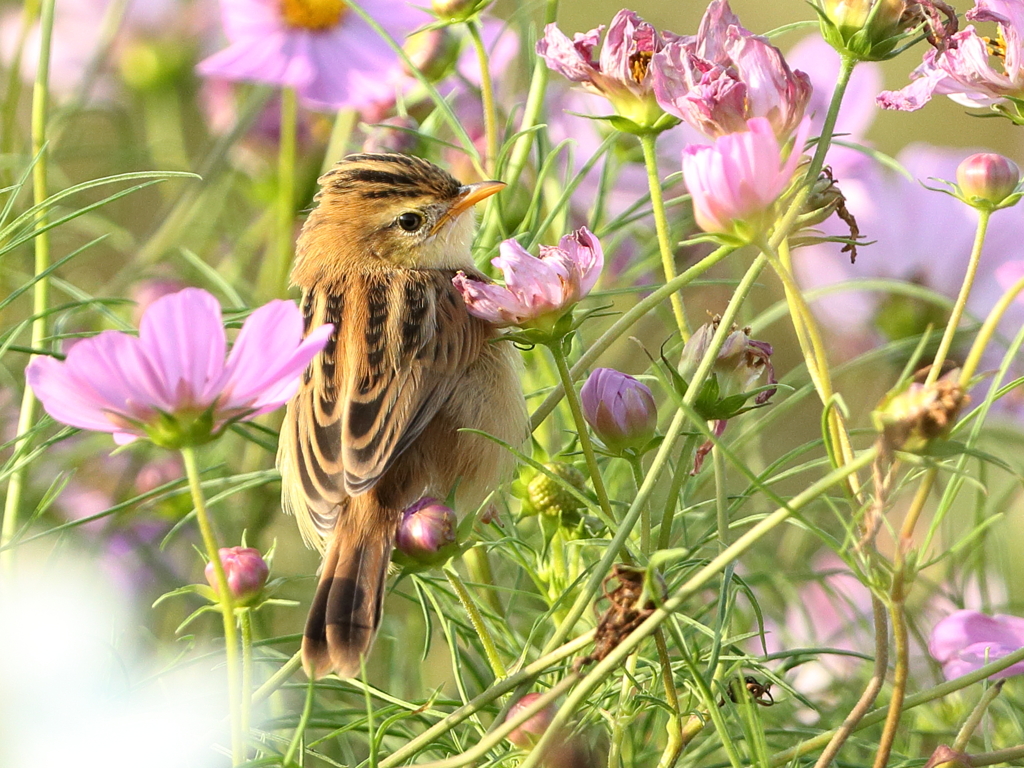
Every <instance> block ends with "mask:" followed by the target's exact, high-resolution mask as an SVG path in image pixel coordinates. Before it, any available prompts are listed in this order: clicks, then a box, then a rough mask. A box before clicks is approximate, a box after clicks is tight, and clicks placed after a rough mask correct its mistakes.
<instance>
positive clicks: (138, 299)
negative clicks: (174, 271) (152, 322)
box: [131, 278, 186, 325]
mask: <svg viewBox="0 0 1024 768" xmlns="http://www.w3.org/2000/svg"><path fill="white" fill-rule="evenodd" d="M185 287H186V286H185V284H184V283H182V282H181V281H180V280H174V279H170V278H155V279H153V280H143V281H141V282H139V283H136V284H135V285H134V286H133V287H132V291H131V299H132V301H134V302H135V307H134V309H132V320H133V321H134V322H135V324H136V325H138V324H139V323H141V322H142V317H143V315H145V314H146V310H147V309H149V308H150V307H151V306H152V305H153V302H155V301H156V300H157V299H160V298H163V297H164V296H168V295H170V294H172V293H177V292H178V291H180V290H182V289H183V288H185Z"/></svg>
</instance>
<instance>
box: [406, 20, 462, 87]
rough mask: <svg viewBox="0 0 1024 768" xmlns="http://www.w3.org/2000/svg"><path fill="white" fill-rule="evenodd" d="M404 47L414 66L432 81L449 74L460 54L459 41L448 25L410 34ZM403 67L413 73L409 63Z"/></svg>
mask: <svg viewBox="0 0 1024 768" xmlns="http://www.w3.org/2000/svg"><path fill="white" fill-rule="evenodd" d="M402 48H403V50H404V51H405V53H406V55H407V56H408V57H409V62H410V63H411V64H412V66H413V67H415V68H416V69H418V70H419V71H420V72H422V73H423V75H424V77H426V78H427V79H428V80H430V81H431V82H436V81H438V80H440V79H441V78H443V77H444V76H445V75H447V74H448V72H449V71H450V70H451V68H452V67H453V66H454V65H455V60H456V59H457V58H458V56H459V41H458V40H456V39H455V36H454V35H453V34H452V32H451V30H450V29H449V28H448V27H442V28H441V29H427V30H424V31H423V32H417V33H416V34H414V35H410V36H409V37H408V39H406V41H405V45H404V46H402ZM403 69H404V70H405V71H406V72H407V73H408V74H410V75H411V74H412V73H411V72H409V66H408V64H405V65H404V66H403Z"/></svg>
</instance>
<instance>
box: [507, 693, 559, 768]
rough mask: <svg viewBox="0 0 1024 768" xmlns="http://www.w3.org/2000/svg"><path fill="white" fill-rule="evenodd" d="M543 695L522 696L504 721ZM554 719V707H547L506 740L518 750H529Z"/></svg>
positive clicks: (510, 734) (512, 717)
mask: <svg viewBox="0 0 1024 768" xmlns="http://www.w3.org/2000/svg"><path fill="white" fill-rule="evenodd" d="M543 695H544V694H543V693H537V692H534V693H528V694H526V695H525V696H523V697H522V698H521V699H519V701H517V702H516V703H515V704H513V705H512V706H511V707H509V710H508V714H507V715H505V720H506V721H508V720H513V719H515V717H516V716H517V715H519V714H520V713H521V712H523V711H525V710H526V709H528V708H529V707H530V705H532V704H533V703H534V702H536V701H537V699H539V698H541V697H542V696H543ZM554 719H555V708H554V706H551V705H548V706H547V707H545V708H544V709H542V710H541V711H540V712H538V713H537V714H536V715H534V716H533V717H531V718H530V719H529V720H527V721H526V722H525V723H523V724H522V725H520V726H519V727H518V728H516V729H515V730H513V731H512V732H511V733H509V735H508V740H509V741H511V742H512V743H513V744H515V745H516V746H517V747H519V748H520V749H530V748H531V747H532V746H533V745H534V744H536V743H537V740H538V739H540V737H541V736H543V735H544V732H545V731H546V730H547V729H548V726H550V725H551V721H552V720H554ZM549 765H558V763H550V762H549Z"/></svg>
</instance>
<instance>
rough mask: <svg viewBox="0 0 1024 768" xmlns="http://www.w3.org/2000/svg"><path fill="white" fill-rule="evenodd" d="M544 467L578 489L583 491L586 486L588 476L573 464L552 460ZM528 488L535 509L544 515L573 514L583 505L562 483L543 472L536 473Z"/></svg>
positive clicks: (529, 498) (528, 496)
mask: <svg viewBox="0 0 1024 768" xmlns="http://www.w3.org/2000/svg"><path fill="white" fill-rule="evenodd" d="M544 468H545V469H547V470H548V471H550V472H551V474H553V475H556V476H558V477H560V478H561V479H562V480H564V481H565V482H566V483H568V484H569V485H571V486H573V487H574V488H577V489H578V490H581V491H582V490H583V489H584V488H585V486H586V482H587V479H586V477H584V476H583V473H582V472H580V471H579V470H578V469H576V467H574V466H573V465H572V464H565V463H564V462H561V461H552V462H549V463H547V464H545V465H544ZM526 490H527V498H528V500H529V502H530V504H531V505H532V507H533V509H534V510H536V511H537V512H539V513H540V514H542V515H565V514H572V513H574V512H576V511H577V510H579V509H580V508H581V507H582V506H583V505H582V504H580V502H579V501H578V500H577V499H576V497H575V496H573V495H572V493H570V492H569V491H568V490H567V489H566V488H565V486H564V485H563V484H562V483H559V482H557V481H555V480H554V479H552V478H550V477H548V476H547V475H546V474H544V473H543V472H538V473H537V474H536V476H535V477H534V478H533V479H532V480H531V481H530V484H529V485H528V486H527V489H526Z"/></svg>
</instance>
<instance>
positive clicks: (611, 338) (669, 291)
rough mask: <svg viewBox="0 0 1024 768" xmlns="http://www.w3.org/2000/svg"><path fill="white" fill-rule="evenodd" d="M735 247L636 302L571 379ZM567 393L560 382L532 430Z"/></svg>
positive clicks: (585, 355)
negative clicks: (648, 314) (647, 315)
mask: <svg viewBox="0 0 1024 768" xmlns="http://www.w3.org/2000/svg"><path fill="white" fill-rule="evenodd" d="M733 251H735V248H733V247H731V246H722V247H721V248H719V249H717V250H716V251H714V252H713V253H710V254H708V255H707V256H705V257H704V258H703V259H701V260H700V261H699V262H697V263H696V264H694V265H693V266H692V267H690V268H689V269H688V270H686V271H685V272H683V274H681V275H680V276H679V277H677V278H676V279H675V280H670V281H669V282H668V283H666V284H665V285H663V286H661V287H660V288H659V289H658V290H656V291H655V292H654V293H652V294H651V295H650V296H648V297H646V298H644V299H642V300H641V301H639V302H637V303H636V305H635V306H633V307H632V308H630V309H629V310H627V311H626V312H625V314H623V315H622V317H620V318H619V319H618V320H616V321H615V322H614V323H613V324H612V326H611V327H610V328H609V329H608V330H607V331H605V332H604V333H602V334H601V336H600V338H598V340H597V341H595V342H594V343H593V344H591V345H590V347H589V348H588V349H587V351H586V352H584V353H583V355H582V356H581V357H580V359H579V360H578V361H577V362H576V365H574V366H573V367H572V371H571V373H572V379H573V381H575V380H576V379H577V378H579V376H580V375H582V374H583V372H584V371H586V370H587V369H588V368H589V367H590V366H591V365H592V364H593V363H594V361H595V360H597V358H599V357H600V356H601V355H603V354H604V353H605V352H606V351H607V350H608V348H609V347H611V345H612V344H614V343H615V342H616V341H618V339H619V338H620V337H621V336H623V335H624V334H625V333H626V331H628V330H629V329H630V328H632V327H633V326H634V325H635V324H636V323H637V322H638V321H639V320H640V319H641V318H643V317H644V316H645V315H646V314H647V313H648V312H650V311H651V310H653V309H654V308H655V307H657V306H658V305H660V304H661V303H662V302H663V301H664V300H665V299H667V298H669V297H670V296H672V295H673V294H674V293H675V292H676V291H678V290H679V289H680V288H682V287H683V286H684V285H688V284H689V283H691V282H693V281H694V280H696V279H697V278H698V277H700V276H701V275H703V274H704V273H705V272H707V271H708V270H709V269H711V267H713V266H714V265H715V264H717V263H718V262H720V261H721V260H722V259H724V258H725V257H726V256H728V255H729V254H731V253H733ZM564 395H565V389H564V387H563V386H562V385H561V384H559V385H558V386H556V387H555V388H554V389H553V390H552V391H551V394H549V395H548V396H547V397H546V398H544V402H542V403H541V404H540V405H539V406H538V407H537V410H535V411H534V412H533V414H532V415H531V416H530V430H531V431H533V430H535V429H536V428H537V427H539V426H540V425H541V423H542V422H543V421H544V419H546V418H547V417H548V415H549V414H550V413H551V412H552V411H553V410H554V409H555V406H556V405H558V402H559V401H560V400H561V399H562V397H563V396H564Z"/></svg>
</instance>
